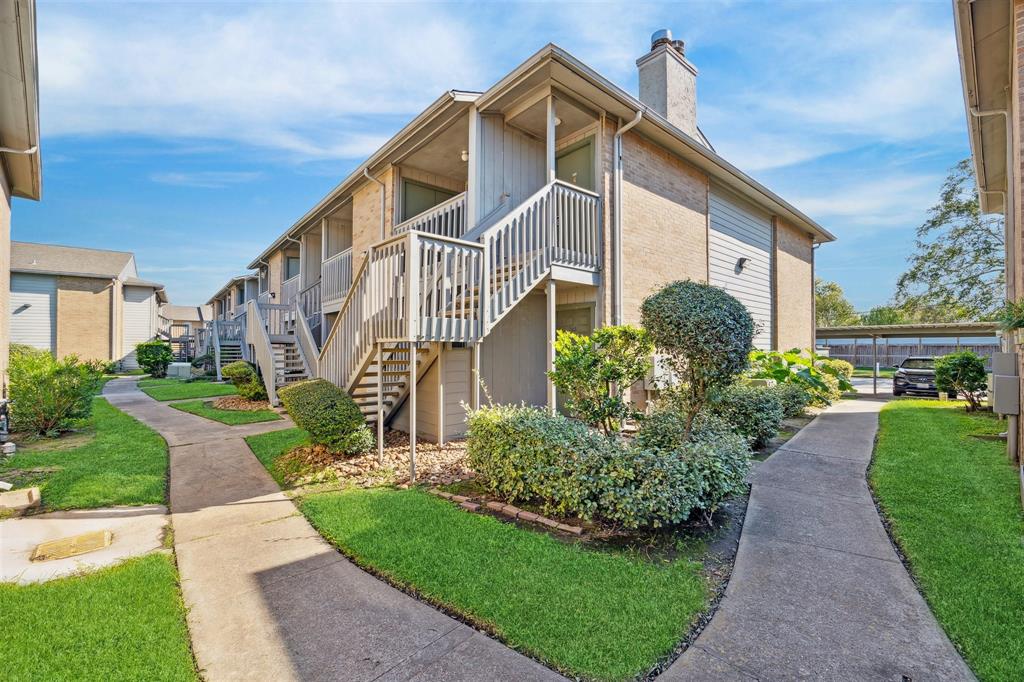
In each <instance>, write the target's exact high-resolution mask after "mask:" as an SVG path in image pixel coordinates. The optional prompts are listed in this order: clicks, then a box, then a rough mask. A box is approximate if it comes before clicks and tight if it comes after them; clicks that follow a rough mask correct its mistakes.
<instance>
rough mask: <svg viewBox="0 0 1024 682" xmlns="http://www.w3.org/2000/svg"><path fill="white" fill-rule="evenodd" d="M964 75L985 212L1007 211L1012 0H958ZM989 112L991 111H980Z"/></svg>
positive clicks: (973, 153) (956, 8)
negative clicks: (1007, 119) (1005, 204)
mask: <svg viewBox="0 0 1024 682" xmlns="http://www.w3.org/2000/svg"><path fill="white" fill-rule="evenodd" d="M953 19H954V22H955V24H956V44H957V52H958V53H959V56H960V77H961V80H962V82H963V90H964V107H965V109H966V113H967V129H968V135H969V137H970V141H971V158H972V159H973V161H974V172H975V175H976V176H977V178H978V190H979V200H980V204H981V210H982V211H983V212H984V213H1002V212H1003V211H1004V210H1005V206H1004V203H1005V196H1006V195H1005V192H1006V189H1007V172H1006V170H1007V159H1006V155H1007V139H1006V136H1007V125H1006V119H1005V118H1004V116H1003V115H1001V114H997V113H994V112H1001V111H1007V110H1008V109H1010V108H1011V104H1012V103H1011V96H1012V95H1011V93H1012V87H1011V69H1012V58H1011V51H1012V49H1013V41H1012V27H1013V6H1012V2H1010V0H973V1H971V0H953ZM985 112H989V113H988V115H977V114H983V113H985Z"/></svg>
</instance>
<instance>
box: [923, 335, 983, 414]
mask: <svg viewBox="0 0 1024 682" xmlns="http://www.w3.org/2000/svg"><path fill="white" fill-rule="evenodd" d="M987 382H988V376H987V374H986V372H985V360H984V359H983V358H981V357H980V356H978V355H977V354H975V353H973V352H971V351H969V350H963V351H960V352H959V353H950V354H949V355H944V356H943V357H941V358H937V359H936V360H935V386H936V388H938V389H939V390H940V391H945V392H946V393H951V394H955V395H959V396H960V397H962V398H963V399H964V400H966V401H967V411H968V412H973V411H975V410H977V409H978V408H979V407H981V394H982V393H983V392H984V391H985V388H986V387H987Z"/></svg>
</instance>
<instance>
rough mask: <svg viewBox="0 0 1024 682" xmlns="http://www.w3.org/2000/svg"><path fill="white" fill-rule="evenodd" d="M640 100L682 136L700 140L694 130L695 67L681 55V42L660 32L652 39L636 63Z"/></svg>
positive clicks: (695, 126) (695, 103)
mask: <svg viewBox="0 0 1024 682" xmlns="http://www.w3.org/2000/svg"><path fill="white" fill-rule="evenodd" d="M636 66H637V68H638V69H639V70H640V101H641V102H643V103H644V104H646V105H647V106H649V107H650V108H651V109H653V110H654V111H656V112H658V113H659V114H661V115H662V116H664V117H665V118H666V119H668V121H669V123H671V124H672V125H674V126H676V127H677V128H679V129H680V130H682V131H683V132H684V133H686V134H687V135H689V136H690V137H692V138H694V139H695V140H702V136H701V134H700V132H698V130H697V67H695V66H694V65H693V64H691V63H690V61H689V60H688V59H687V58H686V57H685V56H684V54H683V41H681V40H673V39H672V31H670V30H668V29H667V28H666V29H662V30H660V31H655V32H654V34H653V35H652V36H651V51H650V52H648V53H647V54H645V55H644V56H643V57H641V58H640V59H638V60H636Z"/></svg>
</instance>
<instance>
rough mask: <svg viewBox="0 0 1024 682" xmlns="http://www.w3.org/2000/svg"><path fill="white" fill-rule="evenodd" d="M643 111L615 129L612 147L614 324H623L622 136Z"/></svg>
mask: <svg viewBox="0 0 1024 682" xmlns="http://www.w3.org/2000/svg"><path fill="white" fill-rule="evenodd" d="M643 117H644V112H643V111H638V112H636V117H635V118H634V119H633V120H632V121H630V122H629V123H627V124H626V125H620V126H619V129H618V130H616V131H615V137H614V138H613V142H612V148H613V150H614V151H613V152H612V153H613V154H614V155H615V181H614V184H615V190H614V191H615V203H614V207H613V208H612V211H613V212H614V214H615V220H614V222H613V224H612V324H615V325H619V324H622V136H623V135H624V134H626V133H627V132H628V131H629V130H630V129H631V128H632V127H633V126H635V125H637V124H638V123H640V120H641V119H642V118H643Z"/></svg>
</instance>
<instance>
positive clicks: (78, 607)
mask: <svg viewBox="0 0 1024 682" xmlns="http://www.w3.org/2000/svg"><path fill="white" fill-rule="evenodd" d="M0 613H2V614H3V627H2V628H0V658H2V661H3V663H2V666H3V670H4V671H5V672H4V674H3V677H4V679H5V680H12V681H14V680H25V681H26V682H27V681H29V680H103V681H106V680H197V679H199V678H198V675H197V674H196V670H195V665H194V663H193V660H192V652H191V650H190V648H189V638H188V630H187V628H186V626H185V609H184V606H183V604H182V602H181V597H180V595H179V592H178V576H177V571H176V570H175V568H174V564H173V562H172V560H171V558H170V557H169V556H167V555H165V554H150V555H148V556H145V557H142V558H139V559H132V560H129V561H126V562H124V563H122V564H119V565H117V566H114V567H111V568H107V569H103V570H100V571H97V572H95V573H91V574H89V575H84V576H74V577H70V578H63V579H59V580H54V581H51V582H48V583H42V584H38V585H24V586H22V585H13V584H10V583H0Z"/></svg>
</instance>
